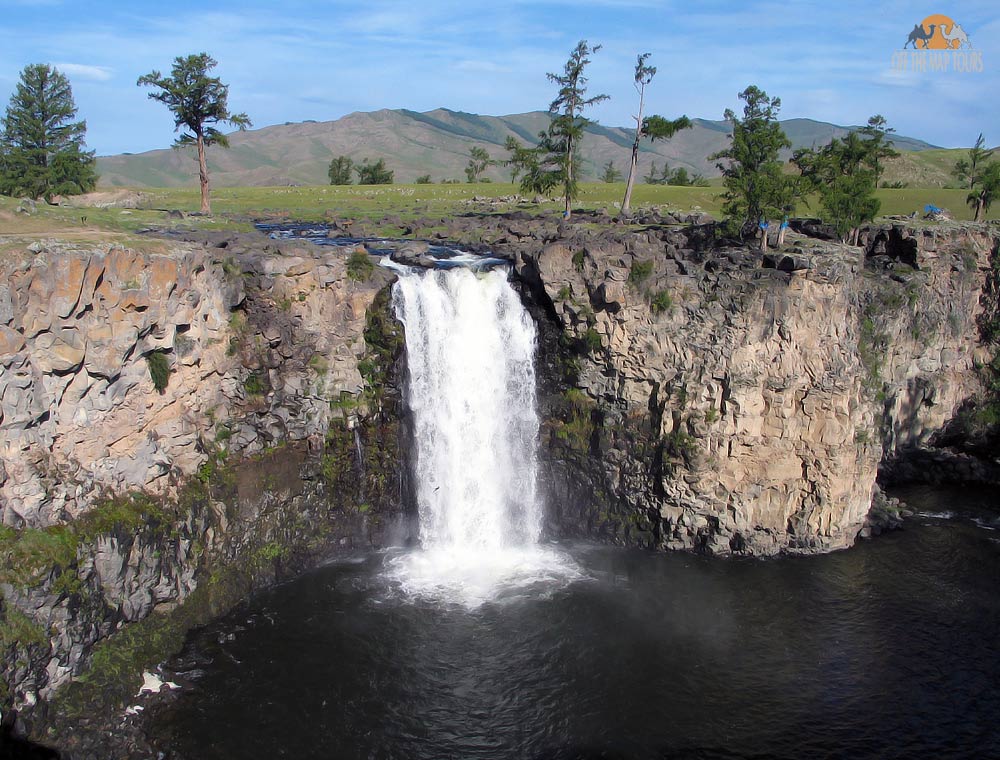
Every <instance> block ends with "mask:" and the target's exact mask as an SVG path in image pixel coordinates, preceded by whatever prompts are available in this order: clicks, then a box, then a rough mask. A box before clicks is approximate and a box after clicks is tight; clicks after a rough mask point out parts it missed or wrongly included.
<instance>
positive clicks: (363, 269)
mask: <svg viewBox="0 0 1000 760" xmlns="http://www.w3.org/2000/svg"><path fill="white" fill-rule="evenodd" d="M374 271H375V265H374V264H372V260H371V259H370V258H369V257H368V254H367V253H365V252H364V251H358V250H355V251H354V252H353V253H351V255H350V256H349V257H348V259H347V276H348V277H350V278H351V279H352V280H354V281H355V282H364V281H365V280H367V279H368V278H369V277H371V276H372V272H374Z"/></svg>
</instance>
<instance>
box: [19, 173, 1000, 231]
mask: <svg viewBox="0 0 1000 760" xmlns="http://www.w3.org/2000/svg"><path fill="white" fill-rule="evenodd" d="M142 192H143V195H144V196H145V198H146V200H145V202H144V203H143V208H139V209H118V208H104V209H99V208H80V207H67V206H48V205H46V204H44V203H39V204H38V210H37V212H36V213H35V214H33V215H30V216H26V215H22V214H18V213H16V208H17V205H18V201H17V200H15V199H12V198H0V237H2V238H4V240H0V243H3V244H7V243H10V242H11V241H13V240H14V239H19V238H38V237H42V236H46V235H49V236H52V235H54V234H56V233H59V236H61V237H72V236H77V237H81V238H83V239H86V238H87V237H93V236H94V235H96V234H97V233H110V234H114V235H119V236H128V237H129V238H130V239H131V236H133V235H134V233H136V232H138V231H140V230H144V229H148V228H151V227H154V228H170V227H184V228H188V229H190V228H192V227H196V228H201V229H226V230H233V231H248V230H250V229H252V226H251V224H252V221H253V220H255V219H274V218H284V219H289V220H301V221H321V220H324V219H331V218H337V219H359V220H369V221H377V220H383V219H385V218H386V217H389V218H390V219H393V221H391V222H389V223H388V225H387V227H386V229H387V230H396V234H398V230H399V226H400V225H405V224H408V223H409V222H411V221H412V220H414V219H417V218H420V217H432V218H434V217H449V216H455V215H458V214H467V213H495V212H500V211H510V210H513V209H523V210H525V211H527V212H529V213H544V214H558V213H559V212H560V211H561V209H562V203H561V201H560V200H558V199H550V200H545V201H543V202H541V203H537V204H536V203H534V201H533V200H532V199H524V200H517V196H518V195H519V193H518V189H517V188H516V186H515V185H512V184H504V183H485V184H475V185H469V184H461V185H373V186H358V185H346V186H343V185H342V186H330V185H327V186H313V187H239V188H229V187H224V188H219V189H217V190H215V191H213V193H212V207H213V212H214V216H212V217H200V216H191V217H187V218H185V219H176V218H170V217H169V216H168V214H167V211H168V210H171V209H177V210H181V211H185V212H188V213H190V212H194V211H197V210H198V208H199V205H200V203H199V194H198V191H197V190H196V189H189V188H177V189H155V190H145V191H142ZM623 193H624V185H622V184H621V183H618V184H603V183H588V184H583V185H581V186H580V197H579V199H578V201H577V203H576V207H577V208H580V209H606V210H608V211H609V212H611V213H614V212H615V211H616V210H617V204H618V203H619V202H620V201H621V196H622V194H623ZM966 194H967V193H966V191H964V190H950V189H942V188H903V189H898V190H895V189H882V190H879V191H878V197H879V199H880V200H881V202H882V209H881V213H882V214H883V215H908V214H910V213H912V212H914V211H916V212H918V214H920V215H922V213H923V208H924V206H925V205H926V204H928V203H931V204H934V205H935V206H938V207H942V208H947V209H950V210H951V211H952V213H953V214H954V215H955V217H956V219H959V220H970V219H971V212H970V209H969V208H968V206H967V205H966V204H965V197H966ZM721 195H722V188H720V187H670V186H663V185H637V186H636V188H635V191H634V193H633V208H634V209H641V208H642V207H644V206H645V207H654V206H655V207H656V208H658V209H659V210H669V211H676V212H681V213H687V212H691V211H704V212H707V213H709V214H711V215H713V216H715V217H716V218H719V217H720V216H721V212H720V207H721ZM818 213H819V204H818V202H816V201H815V200H813V202H812V203H811V205H803V206H801V207H800V208H799V209H798V215H800V216H813V215H818ZM998 214H1000V206H998V207H994V209H993V210H992V212H991V213H990V214H989V218H990V219H997V218H998ZM397 220H398V221H397ZM386 234H388V232H387V233H386Z"/></svg>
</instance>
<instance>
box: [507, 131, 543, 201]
mask: <svg viewBox="0 0 1000 760" xmlns="http://www.w3.org/2000/svg"><path fill="white" fill-rule="evenodd" d="M503 147H504V150H506V151H507V152H508V153H509V154H510V158H508V159H507V160H505V161H501V162H500V163H501V164H503V165H504V166H509V167H510V181H511V182H517V178H518V177H520V176H521V175H522V174H527V173H528V172H530V170H531V167H532V166H535V165H537V164H538V151H537V150H536V149H535V148H526V147H524V145H522V144H521V143H520V142H519V141H518V140H517V138H515V137H514V136H512V135H508V136H507V140H506V141H505V142H504V145H503ZM523 189H524V188H523V187H522V190H523ZM528 192H530V191H528Z"/></svg>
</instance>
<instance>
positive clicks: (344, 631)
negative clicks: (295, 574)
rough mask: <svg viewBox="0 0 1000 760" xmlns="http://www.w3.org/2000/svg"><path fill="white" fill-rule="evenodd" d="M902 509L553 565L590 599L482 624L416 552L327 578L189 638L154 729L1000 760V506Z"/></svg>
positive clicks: (163, 733) (204, 734)
mask: <svg viewBox="0 0 1000 760" xmlns="http://www.w3.org/2000/svg"><path fill="white" fill-rule="evenodd" d="M897 495H899V496H901V497H903V498H904V499H906V500H907V502H908V503H909V504H910V506H911V507H913V508H915V509H916V510H918V515H917V516H916V517H914V518H911V519H910V520H908V521H907V523H906V526H905V528H904V529H903V530H900V531H897V532H894V533H891V534H887V535H884V536H881V537H879V538H878V539H876V540H873V541H864V542H861V543H860V544H859V545H858V546H856V547H854V548H853V549H849V550H846V551H841V552H836V553H833V554H828V555H822V556H813V557H782V558H777V559H769V560H755V559H713V558H709V557H700V556H694V555H690V554H681V553H672V554H654V553H648V552H643V551H638V550H624V549H617V548H611V547H596V546H590V545H585V544H575V545H562V546H556V547H551V548H552V549H553V551H556V550H558V551H560V552H564V553H565V554H567V555H568V556H569V557H570V558H571V559H572V560H573V562H574V564H575V566H576V567H577V568H578V569H579V571H580V577H579V578H578V579H576V580H574V581H572V582H566V580H565V578H560V579H555V580H546V579H544V578H538V579H536V580H535V582H533V583H530V584H521V585H519V586H518V588H517V590H516V591H514V590H511V591H510V592H509V593H497V594H496V595H495V596H493V597H492V598H490V599H488V600H485V601H483V602H482V603H481V604H478V605H476V606H471V607H470V606H468V605H466V604H463V603H461V602H460V601H454V600H453V601H448V600H446V599H442V598H429V597H427V596H416V597H415V596H413V595H411V594H409V593H407V591H406V590H405V588H403V586H402V584H401V583H400V582H399V581H397V580H394V578H393V573H392V565H393V563H394V562H395V561H398V560H399V559H400V558H401V557H405V556H406V555H407V554H410V553H408V552H386V553H379V554H372V555H368V556H365V557H360V558H358V559H357V560H356V561H354V562H342V563H338V564H334V565H330V566H328V567H324V568H322V569H319V570H317V571H315V572H312V573H310V574H309V575H307V576H304V577H302V578H300V579H298V580H296V581H294V582H292V583H289V584H286V585H284V586H281V587H279V588H275V589H273V590H271V591H269V592H267V593H264V594H262V595H261V596H259V597H257V598H255V599H254V600H252V601H251V602H250V603H248V604H247V605H245V606H244V607H243V608H241V609H239V610H237V611H235V612H233V613H232V614H230V615H228V616H227V617H225V618H224V619H222V620H220V621H218V622H217V623H215V624H213V625H211V626H208V627H207V628H204V629H201V630H199V631H196V632H195V633H193V634H192V635H191V636H190V637H189V639H188V642H187V645H186V647H185V650H184V652H183V653H182V654H181V655H180V656H179V657H178V658H177V659H176V660H175V661H174V662H172V663H171V666H172V667H173V668H174V669H175V671H179V672H178V673H177V674H176V675H173V673H174V671H171V676H172V677H174V678H175V680H176V679H179V680H180V682H181V683H182V685H183V688H182V689H181V690H179V691H177V692H174V693H173V694H172V695H171V696H170V698H169V700H168V701H167V702H165V703H163V704H160V705H158V706H156V707H155V708H153V709H152V712H151V714H150V715H149V716H148V718H147V720H148V724H147V725H148V727H149V730H150V732H151V733H152V734H154V735H155V736H157V737H158V739H157V741H158V743H159V744H160V745H162V746H163V748H165V749H167V748H169V749H170V750H171V751H172V752H173V753H174V754H172V755H171V757H179V758H186V759H187V760H196V759H203V760H222V759H223V758H225V759H227V760H228V759H234V760H235V758H247V757H294V758H297V759H298V760H307V759H308V758H345V759H346V758H407V759H412V760H419V759H421V758H553V759H555V758H566V759H569V758H598V757H600V758H719V759H720V760H736V759H737V758H755V759H762V758H787V759H788V760H792V759H793V758H803V757H809V758H913V757H948V758H985V757H997V756H1000V724H998V723H997V721H996V716H997V715H998V714H1000V687H998V684H1000V638H998V635H997V634H998V631H1000V590H998V586H997V579H998V578H1000V530H997V528H1000V524H998V522H997V517H996V515H997V497H996V495H995V494H992V493H987V492H974V491H970V490H969V489H928V488H910V489H904V490H902V491H899V492H897ZM543 546H545V545H543Z"/></svg>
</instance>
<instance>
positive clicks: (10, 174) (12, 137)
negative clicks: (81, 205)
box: [0, 63, 97, 198]
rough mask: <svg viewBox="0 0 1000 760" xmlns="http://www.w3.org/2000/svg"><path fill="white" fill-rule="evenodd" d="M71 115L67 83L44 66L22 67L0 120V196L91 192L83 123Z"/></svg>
mask: <svg viewBox="0 0 1000 760" xmlns="http://www.w3.org/2000/svg"><path fill="white" fill-rule="evenodd" d="M75 117H76V104H75V103H74V101H73V90H72V88H71V87H70V84H69V80H68V79H66V77H65V76H63V74H61V73H60V72H59V71H58V70H57V69H54V68H52V67H51V66H48V65H46V64H44V63H36V64H31V65H29V66H25V67H24V70H22V71H21V77H20V80H19V81H18V83H17V87H16V88H15V90H14V94H13V95H12V96H11V99H10V104H9V105H8V106H7V113H6V116H5V117H4V121H3V137H2V143H0V193H3V194H4V195H28V196H31V197H32V198H41V197H46V198H48V197H50V196H52V195H54V194H63V195H72V194H75V193H85V192H89V191H90V190H93V189H94V187H95V186H96V184H97V173H96V171H95V165H96V162H95V160H94V154H93V152H91V151H87V150H85V149H84V138H85V137H86V133H87V123H86V122H85V121H74V120H73V119H74V118H75Z"/></svg>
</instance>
